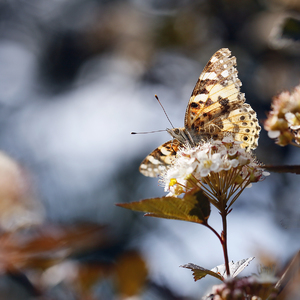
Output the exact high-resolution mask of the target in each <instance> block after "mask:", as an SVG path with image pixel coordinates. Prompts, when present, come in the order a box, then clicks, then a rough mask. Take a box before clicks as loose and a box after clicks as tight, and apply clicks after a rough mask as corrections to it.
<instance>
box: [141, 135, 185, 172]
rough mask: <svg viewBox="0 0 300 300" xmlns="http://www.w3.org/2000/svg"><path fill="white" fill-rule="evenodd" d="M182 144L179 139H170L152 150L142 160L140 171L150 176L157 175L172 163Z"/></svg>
mask: <svg viewBox="0 0 300 300" xmlns="http://www.w3.org/2000/svg"><path fill="white" fill-rule="evenodd" d="M181 146H182V144H181V143H180V142H179V141H177V140H171V141H168V142H166V143H164V144H162V145H161V146H159V147H158V148H156V149H155V150H154V151H152V152H151V153H150V154H149V155H147V157H146V158H145V159H144V160H143V161H142V163H141V165H140V172H141V173H142V174H143V175H145V176H149V177H157V176H158V175H160V174H161V173H162V172H163V171H165V170H166V169H167V168H168V166H169V165H170V164H171V163H172V161H173V159H174V158H175V156H176V153H177V151H178V149H179V147H181Z"/></svg>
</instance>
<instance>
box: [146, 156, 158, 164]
mask: <svg viewBox="0 0 300 300" xmlns="http://www.w3.org/2000/svg"><path fill="white" fill-rule="evenodd" d="M148 160H149V161H150V162H151V163H152V164H154V165H159V164H160V161H159V160H158V159H156V158H155V157H153V156H148Z"/></svg>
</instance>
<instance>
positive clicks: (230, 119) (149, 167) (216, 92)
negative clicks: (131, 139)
mask: <svg viewBox="0 0 300 300" xmlns="http://www.w3.org/2000/svg"><path fill="white" fill-rule="evenodd" d="M235 66H236V58H235V57H234V56H231V52H230V50H229V49H227V48H222V49H220V50H219V51H217V52H216V53H215V54H214V55H213V56H212V58H211V59H210V60H209V61H208V63H207V64H206V66H205V68H204V70H203V72H202V73H201V75H200V77H199V79H198V81H197V83H196V85H195V88H194V90H193V92H192V95H191V97H190V100H189V103H188V106H187V109H186V113H185V118H184V127H182V128H173V129H167V132H168V133H169V134H170V135H171V136H172V137H173V138H174V139H173V140H171V141H168V142H166V143H164V144H163V145H161V146H160V147H158V148H157V149H155V150H154V151H153V152H151V153H150V154H149V155H148V156H147V157H146V158H145V159H144V161H143V162H142V163H141V166H140V172H141V173H142V174H143V175H145V176H150V177H156V176H158V175H160V174H161V173H162V172H163V171H164V170H166V168H167V167H168V166H169V165H170V164H171V163H172V161H173V159H174V158H175V157H176V153H177V151H178V149H179V148H180V147H183V146H184V145H187V144H188V145H190V146H192V147H194V146H196V145H197V144H198V143H200V142H201V141H207V140H209V139H211V138H212V139H215V140H222V138H223V137H224V136H225V135H227V134H230V135H231V136H232V137H233V138H234V139H235V140H237V141H241V147H243V148H246V149H247V150H250V149H255V148H256V147H257V141H258V137H259V132H260V126H259V124H258V120H257V118H256V113H255V111H254V110H253V109H252V108H251V106H250V105H249V104H247V103H245V95H244V94H243V93H241V92H240V86H241V85H242V83H241V81H240V80H239V79H238V77H237V69H236V68H235Z"/></svg>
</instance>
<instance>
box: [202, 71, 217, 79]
mask: <svg viewBox="0 0 300 300" xmlns="http://www.w3.org/2000/svg"><path fill="white" fill-rule="evenodd" d="M216 76H217V74H216V73H215V72H210V73H205V74H204V76H203V77H204V78H205V79H215V78H216Z"/></svg>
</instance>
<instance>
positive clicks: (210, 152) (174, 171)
mask: <svg viewBox="0 0 300 300" xmlns="http://www.w3.org/2000/svg"><path fill="white" fill-rule="evenodd" d="M240 144H241V143H240V142H237V141H234V140H233V139H232V138H231V137H230V136H227V137H225V138H223V140H222V141H218V140H217V141H214V140H212V141H210V142H206V143H203V144H200V145H198V146H197V147H194V148H191V147H189V146H186V147H184V148H182V149H180V150H179V151H178V152H177V157H176V159H175V160H174V163H173V165H172V166H171V167H170V168H169V169H168V170H167V171H166V172H165V173H164V174H163V175H162V182H163V183H164V185H165V191H166V192H167V191H169V192H170V193H169V196H170V195H180V194H181V193H183V192H187V191H188V190H189V188H190V187H192V186H191V182H192V181H195V182H196V184H197V182H200V181H201V178H203V177H209V176H210V175H211V174H212V173H220V172H222V171H229V170H232V169H237V168H239V173H238V175H239V178H236V180H237V179H239V182H238V183H240V180H243V179H244V178H246V177H247V178H249V175H250V173H251V180H250V182H256V181H259V180H261V178H262V175H265V176H267V175H268V174H267V172H263V169H262V167H261V166H260V165H259V164H258V162H257V161H255V159H254V157H253V156H252V155H251V153H250V152H247V151H246V150H245V149H243V148H241V147H240ZM208 179H209V178H208ZM248 184H249V182H248V183H247V185H248ZM199 187H200V186H199Z"/></svg>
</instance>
